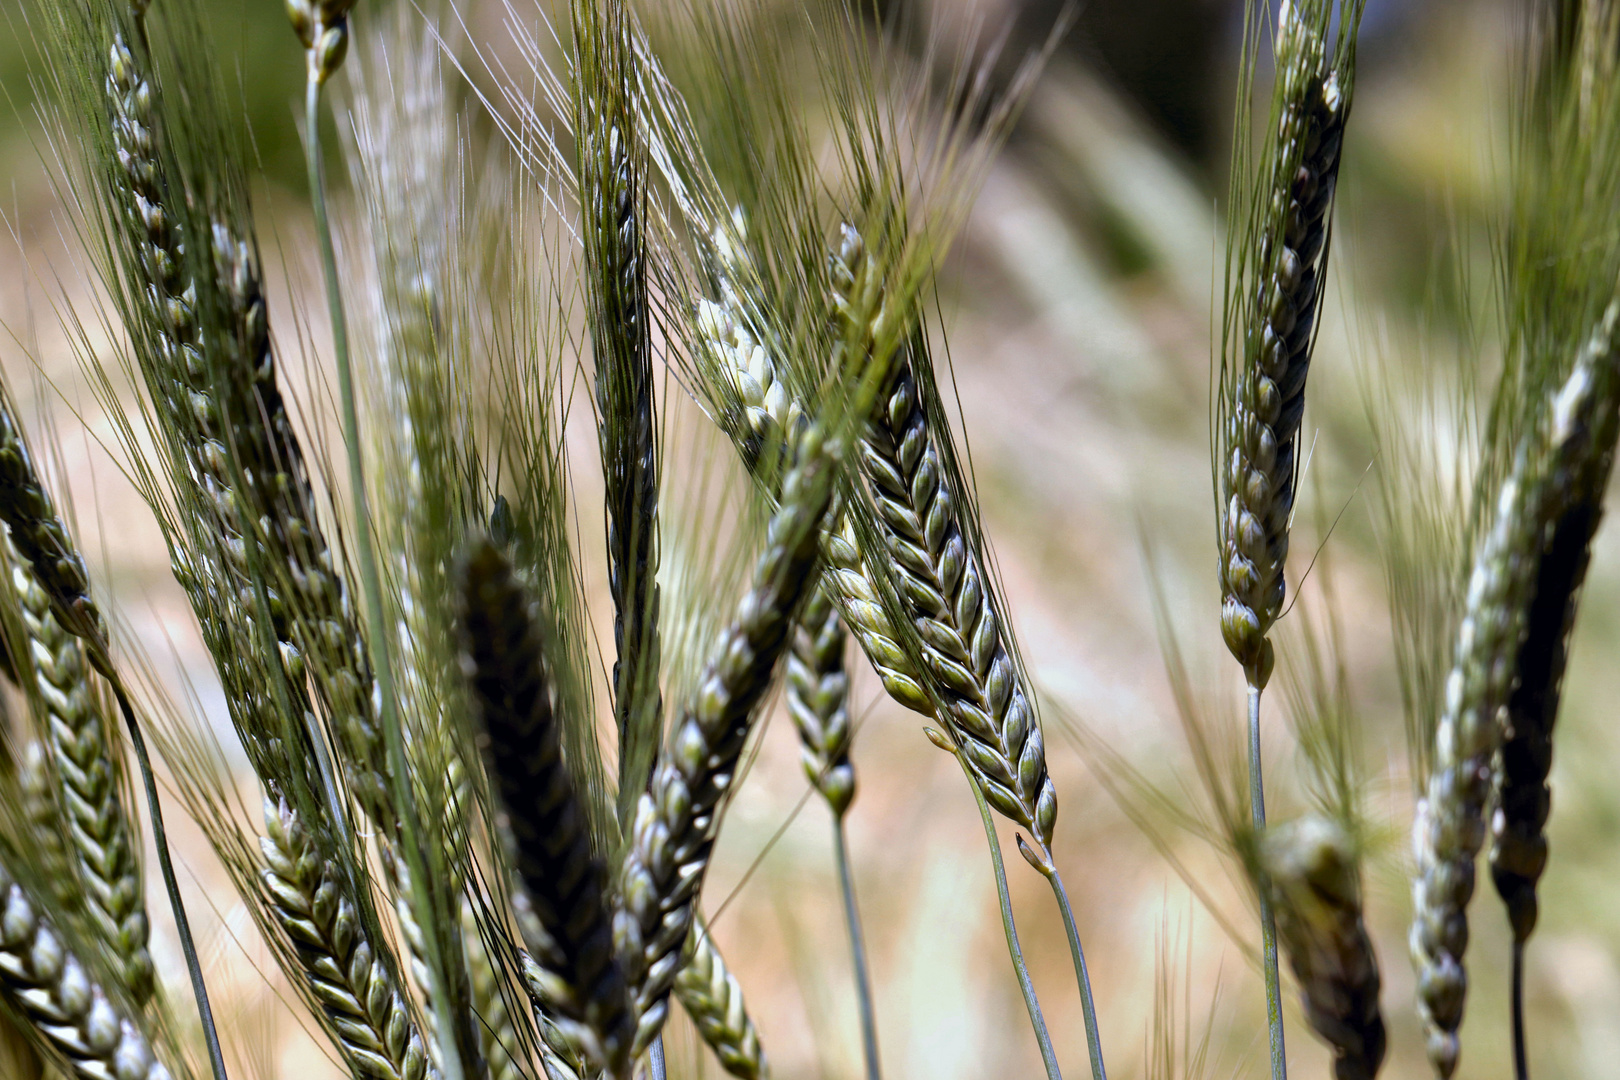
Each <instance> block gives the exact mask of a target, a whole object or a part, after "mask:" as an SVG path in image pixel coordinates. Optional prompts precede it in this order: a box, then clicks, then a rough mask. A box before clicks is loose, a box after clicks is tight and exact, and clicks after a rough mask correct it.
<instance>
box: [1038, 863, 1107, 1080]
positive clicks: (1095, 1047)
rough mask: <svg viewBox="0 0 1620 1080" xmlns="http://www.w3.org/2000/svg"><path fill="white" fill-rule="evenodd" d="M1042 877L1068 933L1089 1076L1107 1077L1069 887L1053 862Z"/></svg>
mask: <svg viewBox="0 0 1620 1080" xmlns="http://www.w3.org/2000/svg"><path fill="white" fill-rule="evenodd" d="M1022 840H1023V837H1019V841H1020V842H1022ZM1042 872H1043V873H1045V871H1042ZM1046 880H1047V881H1049V882H1050V883H1051V885H1052V893H1053V895H1055V896H1056V897H1057V902H1058V910H1060V911H1062V912H1063V929H1064V930H1065V931H1066V932H1067V933H1068V935H1069V956H1070V957H1072V958H1073V960H1074V977H1075V981H1076V982H1078V983H1079V984H1080V1011H1081V1013H1082V1015H1084V1017H1085V1021H1086V1051H1087V1052H1088V1053H1089V1054H1090V1055H1091V1076H1092V1080H1108V1070H1107V1069H1106V1068H1104V1067H1103V1056H1102V1034H1101V1032H1100V1031H1099V1030H1098V1028H1097V1005H1096V1003H1095V1002H1094V1001H1093V1000H1092V997H1091V976H1090V975H1089V974H1087V973H1086V954H1085V950H1083V949H1082V948H1080V928H1079V927H1077V926H1076V925H1075V923H1074V909H1073V908H1072V907H1070V906H1069V890H1067V889H1065V888H1064V887H1063V878H1062V877H1061V876H1060V875H1059V874H1058V872H1057V867H1056V866H1053V867H1051V872H1050V873H1047V874H1046Z"/></svg>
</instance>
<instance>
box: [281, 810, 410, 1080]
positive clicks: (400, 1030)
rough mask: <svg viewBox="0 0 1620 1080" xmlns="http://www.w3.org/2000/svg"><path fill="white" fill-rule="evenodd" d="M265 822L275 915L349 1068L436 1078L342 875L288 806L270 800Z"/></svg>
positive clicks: (405, 1078) (404, 1079) (387, 1078)
mask: <svg viewBox="0 0 1620 1080" xmlns="http://www.w3.org/2000/svg"><path fill="white" fill-rule="evenodd" d="M264 823H265V834H264V836H263V837H261V838H260V841H259V846H260V849H261V851H262V852H263V854H264V860H265V865H264V870H263V876H264V887H265V893H266V895H267V896H268V898H269V900H270V907H271V911H272V914H273V916H274V918H275V919H276V921H277V922H278V923H279V924H280V925H281V927H282V929H283V930H284V931H285V932H286V934H287V937H288V939H289V940H290V941H291V942H292V945H293V948H294V950H295V951H296V952H297V955H298V960H299V963H300V964H301V965H302V966H303V969H304V973H305V975H306V976H307V977H308V979H309V985H310V990H311V993H312V994H313V996H314V998H315V1000H316V1001H317V1002H319V1004H320V1007H321V1010H322V1012H323V1013H324V1014H325V1016H326V1019H327V1021H328V1023H329V1024H330V1025H331V1028H332V1030H333V1031H334V1032H335V1033H336V1035H337V1042H338V1049H339V1051H340V1052H341V1053H342V1054H343V1056H344V1058H345V1060H346V1061H347V1063H348V1065H349V1067H350V1068H351V1069H352V1070H354V1072H355V1073H356V1075H360V1076H369V1077H375V1078H377V1080H425V1078H427V1077H430V1076H436V1075H437V1073H436V1072H435V1071H434V1070H433V1068H432V1066H431V1064H430V1063H429V1060H428V1055H427V1050H426V1046H425V1044H424V1043H423V1040H422V1036H421V1032H420V1031H419V1030H418V1028H417V1024H416V1020H415V1019H414V1018H413V1017H412V1015H411V1011H410V1008H409V1006H408V1005H407V1003H406V1001H405V998H404V996H403V995H402V994H401V993H400V992H399V988H398V987H397V986H396V985H395V984H394V977H393V975H392V974H391V973H390V972H389V970H388V967H387V965H386V964H384V963H383V961H382V959H381V957H380V956H379V955H378V952H377V950H376V949H375V948H374V947H373V945H372V943H371V942H370V941H369V940H367V938H366V933H365V928H364V924H363V923H362V921H361V919H360V917H359V913H358V912H357V911H356V910H355V907H354V904H353V903H351V902H350V900H349V899H348V896H347V893H348V889H347V887H346V884H345V883H344V881H343V874H342V871H341V870H340V869H339V868H338V867H337V865H336V864H335V863H333V862H331V861H330V860H328V859H326V858H324V857H323V856H322V855H321V853H320V851H319V849H318V845H317V843H316V841H315V840H314V838H312V837H311V836H310V835H309V833H308V830H307V829H306V828H305V827H304V824H303V822H302V821H301V820H300V819H299V816H298V813H297V811H296V810H294V809H292V808H291V807H290V806H289V805H288V804H287V803H285V802H281V803H275V802H271V801H269V800H266V801H265V808H264Z"/></svg>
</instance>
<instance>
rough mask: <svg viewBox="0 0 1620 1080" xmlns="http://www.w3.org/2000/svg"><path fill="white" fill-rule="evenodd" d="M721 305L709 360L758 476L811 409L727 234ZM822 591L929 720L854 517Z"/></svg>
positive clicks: (833, 529)
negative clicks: (753, 303)
mask: <svg viewBox="0 0 1620 1080" xmlns="http://www.w3.org/2000/svg"><path fill="white" fill-rule="evenodd" d="M711 246H712V248H713V251H714V254H715V257H714V260H713V261H714V276H715V278H716V280H717V288H716V290H715V291H716V294H717V298H716V299H713V300H708V299H705V300H700V301H699V302H698V305H697V308H698V310H697V319H696V322H697V327H698V332H699V336H700V340H701V341H702V343H703V347H704V349H705V351H706V352H707V354H708V360H709V361H710V363H711V364H713V366H714V367H715V369H716V370H717V371H718V373H719V375H720V378H721V379H722V380H723V385H725V386H726V388H727V391H728V394H727V396H728V397H730V398H731V400H730V401H727V402H721V403H720V405H721V407H720V409H719V410H718V412H719V421H720V424H721V426H722V427H723V428H724V429H725V431H726V433H727V434H728V435H730V436H731V438H732V441H733V442H734V443H735V444H736V446H737V449H738V452H739V453H741V454H742V457H743V462H744V464H746V465H747V466H748V468H749V470H750V471H751V472H754V473H755V475H756V476H760V475H763V474H762V473H761V472H760V466H761V455H762V454H763V453H764V452H765V450H766V449H767V448H769V447H771V446H779V445H781V444H782V443H783V441H784V440H785V439H787V438H788V437H789V436H791V435H792V434H793V433H794V432H795V431H797V430H798V428H799V426H800V425H801V423H802V422H803V418H804V416H805V409H804V406H803V404H802V403H801V402H800V401H799V400H798V399H797V398H796V397H795V396H794V394H793V393H792V391H791V390H790V389H789V387H788V385H787V383H786V382H785V381H784V380H783V379H782V378H781V376H780V373H779V372H778V371H777V368H776V362H775V360H774V359H773V357H772V356H771V351H770V349H768V348H767V347H766V342H765V341H764V340H762V339H763V338H764V336H765V335H764V333H763V332H762V331H760V330H759V329H757V328H756V327H755V326H754V325H753V323H754V320H752V319H751V318H750V317H749V307H748V304H747V302H746V301H745V300H744V298H743V297H744V295H745V293H747V292H748V291H749V290H748V287H747V286H748V282H749V280H750V275H749V271H748V264H747V260H746V259H745V258H744V257H743V256H742V255H741V254H740V253H739V252H738V250H737V246H736V244H735V242H734V241H733V240H732V238H730V237H729V236H728V235H727V234H726V233H725V232H724V231H723V230H718V229H717V230H715V231H714V233H713V234H712V237H711ZM821 553H822V562H823V571H822V588H824V589H828V590H829V591H830V592H831V594H832V598H833V601H834V603H836V604H837V606H838V612H839V616H840V617H841V618H842V619H843V621H844V625H845V627H846V628H847V629H848V630H849V631H850V632H851V633H852V634H854V636H855V639H856V641H857V642H858V643H859V644H860V646H861V651H862V652H864V653H865V654H866V656H867V659H868V660H869V661H870V662H871V664H872V667H873V668H874V669H875V670H876V671H877V673H878V677H879V678H880V679H881V680H882V681H883V687H884V689H885V690H887V691H888V692H889V696H891V697H893V698H894V699H895V700H896V701H898V702H900V704H902V705H904V706H906V707H907V708H909V709H912V710H914V711H916V712H919V713H921V714H923V715H924V716H932V715H933V703H932V702H931V701H930V700H929V698H928V693H927V691H925V690H924V689H923V688H922V681H921V679H920V677H919V676H918V675H917V673H916V671H915V669H913V668H912V666H911V662H910V660H909V659H908V658H907V656H906V652H905V649H904V648H903V647H902V646H901V644H900V641H899V638H898V636H897V635H896V634H895V632H894V627H893V626H892V625H890V623H889V616H888V613H887V612H886V611H885V610H884V608H883V603H882V601H881V600H880V599H879V597H878V592H877V589H876V587H875V586H874V585H873V583H872V580H871V578H869V577H868V576H867V573H866V564H865V562H864V560H863V559H862V557H861V546H860V541H859V540H858V539H857V537H856V534H855V528H854V525H853V524H852V523H851V522H850V520H849V518H848V516H847V515H839V516H838V517H837V518H836V519H835V520H834V521H833V522H832V523H831V524H829V526H828V527H827V531H826V533H825V534H824V536H823V537H822V548H821Z"/></svg>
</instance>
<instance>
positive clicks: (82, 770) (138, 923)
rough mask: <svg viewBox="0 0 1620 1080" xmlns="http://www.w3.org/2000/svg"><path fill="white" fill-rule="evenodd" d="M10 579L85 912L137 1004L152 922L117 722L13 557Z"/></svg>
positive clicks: (148, 974) (75, 643) (147, 972)
mask: <svg viewBox="0 0 1620 1080" xmlns="http://www.w3.org/2000/svg"><path fill="white" fill-rule="evenodd" d="M12 583H13V587H14V588H15V589H16V592H17V595H18V597H19V598H20V599H21V601H22V610H23V619H24V622H25V624H26V626H27V630H28V637H29V663H28V665H27V669H28V670H31V672H32V675H33V678H34V683H35V687H36V691H37V700H38V702H39V704H40V706H41V712H42V716H41V717H40V719H41V721H42V728H43V735H44V742H45V745H46V746H48V747H49V748H50V755H51V761H50V766H49V769H50V772H51V774H53V775H54V777H55V779H56V791H57V796H56V802H57V805H58V806H59V807H60V808H61V810H62V813H63V819H64V820H65V822H66V824H67V836H68V838H69V840H70V841H71V844H72V849H73V855H74V860H75V862H76V863H77V870H78V880H79V882H80V883H82V885H83V887H84V895H85V898H86V900H87V901H88V904H87V910H88V911H89V913H90V916H91V918H92V920H93V922H94V924H95V926H96V927H97V929H98V930H99V932H100V933H101V934H102V935H103V937H104V940H105V941H106V942H107V945H108V947H109V949H110V950H111V952H112V953H113V955H115V956H116V957H118V960H119V962H120V964H121V967H122V970H121V971H120V973H119V974H120V975H121V977H122V979H123V982H124V989H125V991H126V992H127V993H128V994H129V996H130V999H131V1001H132V1002H133V1003H134V1004H135V1005H136V1006H137V1007H139V1006H142V1005H144V1004H145V1003H146V1001H147V1000H148V999H149V998H150V997H151V996H152V990H153V970H152V957H151V954H150V953H149V952H148V951H147V937H148V933H149V930H150V927H149V925H148V922H147V916H146V899H145V891H144V888H143V883H142V878H141V869H140V864H139V863H138V862H137V860H136V849H135V841H134V831H133V829H132V828H131V826H130V819H129V815H128V811H127V810H126V808H125V805H124V785H123V769H122V767H121V762H120V761H119V760H118V759H117V758H115V757H114V756H113V749H112V748H113V745H114V744H113V743H112V736H113V735H114V734H115V733H116V731H117V729H116V727H114V726H113V725H114V724H115V723H116V721H115V720H114V719H113V718H112V716H111V715H109V713H108V710H107V709H106V708H105V705H106V698H105V697H104V695H103V694H102V692H101V690H100V688H99V687H97V686H96V685H95V684H94V683H93V682H92V679H93V678H95V676H93V675H92V674H91V672H90V668H89V664H88V663H87V662H86V650H85V647H84V643H83V642H82V641H81V640H80V639H79V638H77V637H75V636H74V635H72V634H70V633H68V632H67V631H66V630H65V629H63V627H62V625H61V623H60V622H59V621H58V620H57V618H56V614H55V608H54V605H52V603H51V599H50V597H49V595H47V593H46V592H45V589H44V588H42V587H41V586H40V584H39V582H38V580H37V579H36V578H35V577H34V574H33V569H32V567H30V566H26V565H23V564H22V563H21V562H20V561H14V562H13V564H12Z"/></svg>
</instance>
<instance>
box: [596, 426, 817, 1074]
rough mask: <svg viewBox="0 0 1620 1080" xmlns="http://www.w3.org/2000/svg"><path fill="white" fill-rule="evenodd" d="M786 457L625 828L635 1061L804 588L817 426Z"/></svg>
mask: <svg viewBox="0 0 1620 1080" xmlns="http://www.w3.org/2000/svg"><path fill="white" fill-rule="evenodd" d="M795 450H796V454H795V462H794V465H793V467H792V468H791V469H790V470H789V472H788V473H787V475H786V477H785V478H784V480H783V483H782V488H781V499H780V504H779V506H778V509H777V510H776V512H775V514H774V515H773V516H772V518H771V522H770V526H769V529H768V532H767V536H766V540H765V550H764V552H763V553H762V554H761V556H760V558H759V561H758V563H757V564H756V567H755V571H754V580H753V585H752V587H751V588H750V590H749V592H748V593H747V594H746V595H745V596H744V597H743V599H742V600H741V602H740V603H739V604H738V606H737V608H736V611H735V615H734V617H733V621H732V623H731V625H730V626H729V627H728V628H727V629H726V631H725V632H724V633H723V634H722V635H721V637H720V640H719V641H718V642H717V644H716V646H715V649H714V651H713V653H712V657H713V658H712V659H711V660H710V661H709V663H708V666H707V667H706V669H705V671H704V674H703V676H702V677H701V679H700V680H699V681H698V684H697V687H698V688H697V690H696V691H695V692H694V693H693V695H692V698H691V700H689V701H688V702H687V703H686V706H685V708H684V709H683V711H682V713H681V716H680V718H679V720H678V722H677V723H676V725H675V728H674V731H673V732H672V733H671V736H670V739H669V742H668V743H667V744H666V747H665V749H664V751H663V752H662V753H661V754H660V756H659V761H658V765H657V768H656V769H655V770H654V771H653V777H652V782H651V784H650V785H649V787H648V789H647V791H646V792H645V793H644V794H643V795H642V796H641V797H640V800H639V801H638V803H637V805H636V813H635V816H634V818H633V820H632V824H631V828H630V830H629V836H628V838H627V843H626V850H625V853H624V862H623V865H622V868H621V870H620V876H619V881H620V885H619V893H620V897H621V902H622V908H621V910H620V912H619V915H618V917H617V918H616V919H615V924H614V930H615V938H616V940H617V944H618V949H619V956H620V958H621V961H622V962H623V963H624V965H625V971H626V974H627V975H628V976H629V979H630V985H631V988H632V995H633V1001H634V1005H635V1009H636V1013H637V1015H638V1017H639V1026H638V1029H637V1032H636V1048H637V1051H638V1052H639V1051H640V1050H642V1049H644V1048H646V1047H647V1046H648V1045H650V1044H651V1043H652V1041H653V1039H654V1038H655V1037H656V1036H657V1035H658V1033H659V1031H660V1029H661V1028H662V1027H663V1024H664V1019H665V1017H666V1016H667V1014H668V1009H669V1005H668V998H669V993H670V989H671V987H672V986H673V985H674V981H675V976H676V974H677V973H678V972H679V970H680V966H681V952H682V950H683V949H684V948H685V947H686V942H687V937H688V935H689V934H690V933H691V929H692V924H693V918H694V910H695V904H696V901H697V897H698V893H699V891H700V890H701V889H702V886H703V877H704V873H705V871H706V870H707V868H708V862H709V853H710V851H711V850H712V848H713V846H714V841H715V836H716V833H717V831H718V826H719V821H718V820H717V815H718V814H719V813H720V811H721V808H722V807H721V803H722V799H723V798H724V797H725V796H726V794H727V793H728V792H729V791H730V790H731V785H732V782H733V781H734V780H735V777H736V769H737V765H738V762H739V760H740V758H741V755H742V750H743V744H744V743H745V741H746V740H747V738H748V734H749V732H750V731H751V730H752V726H753V721H754V720H755V718H756V716H757V714H758V711H759V706H760V704H761V702H762V701H763V699H764V697H765V693H766V691H767V690H768V689H769V688H770V684H771V679H772V676H773V674H774V672H775V669H776V665H777V661H778V660H780V659H781V657H782V654H783V653H784V652H785V651H786V649H787V643H788V635H789V632H790V630H791V629H792V622H793V619H794V617H795V616H796V615H797V613H798V608H799V605H800V604H801V602H802V601H803V599H804V597H805V595H806V594H807V593H808V591H809V589H810V587H811V583H812V581H813V574H814V571H815V566H816V558H817V547H818V540H819V534H820V531H821V527H822V521H823V518H824V517H825V516H826V513H827V508H828V506H829V505H830V503H831V501H832V477H831V475H830V474H831V472H832V469H831V465H832V462H831V459H830V454H829V450H828V448H827V447H826V445H825V444H824V443H823V440H822V435H821V430H820V428H819V427H817V426H811V427H808V428H806V429H805V430H804V432H803V433H801V434H800V435H799V436H798V438H797V439H796V441H795Z"/></svg>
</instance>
